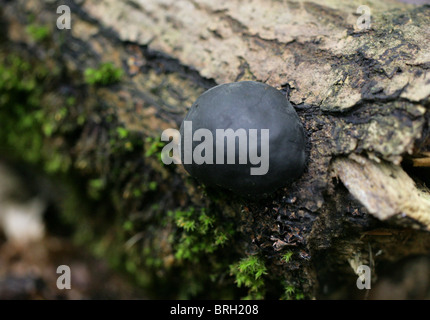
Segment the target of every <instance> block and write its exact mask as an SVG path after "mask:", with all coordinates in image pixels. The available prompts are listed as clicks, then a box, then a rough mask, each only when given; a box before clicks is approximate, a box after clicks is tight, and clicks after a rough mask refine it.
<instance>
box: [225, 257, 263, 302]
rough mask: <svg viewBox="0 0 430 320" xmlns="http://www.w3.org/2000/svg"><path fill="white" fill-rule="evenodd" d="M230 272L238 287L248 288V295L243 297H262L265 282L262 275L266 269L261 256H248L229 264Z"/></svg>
mask: <svg viewBox="0 0 430 320" xmlns="http://www.w3.org/2000/svg"><path fill="white" fill-rule="evenodd" d="M230 274H231V275H233V276H234V277H235V279H236V280H235V282H236V284H237V286H238V287H242V286H243V287H246V288H248V295H247V296H246V297H244V299H263V298H264V295H265V283H264V278H263V275H265V274H267V269H266V266H265V264H264V261H263V259H262V258H260V257H258V256H249V257H247V258H243V259H241V260H240V261H239V262H237V263H235V264H232V265H231V266H230Z"/></svg>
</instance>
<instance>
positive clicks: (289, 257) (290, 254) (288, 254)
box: [282, 251, 293, 263]
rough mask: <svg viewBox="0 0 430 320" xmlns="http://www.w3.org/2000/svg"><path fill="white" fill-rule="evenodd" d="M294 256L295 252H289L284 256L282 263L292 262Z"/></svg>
mask: <svg viewBox="0 0 430 320" xmlns="http://www.w3.org/2000/svg"><path fill="white" fill-rule="evenodd" d="M292 256H293V252H292V251H287V252H286V253H284V254H283V255H282V261H284V262H285V263H288V262H290V259H291V257H292Z"/></svg>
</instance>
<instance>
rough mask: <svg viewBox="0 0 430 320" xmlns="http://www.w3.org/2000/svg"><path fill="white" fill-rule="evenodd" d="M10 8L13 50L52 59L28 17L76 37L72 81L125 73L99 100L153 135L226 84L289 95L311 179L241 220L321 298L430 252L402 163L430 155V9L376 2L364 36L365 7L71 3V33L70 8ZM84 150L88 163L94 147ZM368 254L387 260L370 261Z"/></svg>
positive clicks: (419, 202)
mask: <svg viewBox="0 0 430 320" xmlns="http://www.w3.org/2000/svg"><path fill="white" fill-rule="evenodd" d="M1 3H2V11H3V19H6V20H7V23H8V28H7V38H8V39H9V41H10V42H11V43H24V44H26V45H27V46H28V47H29V48H31V50H33V51H34V52H35V54H37V55H38V56H39V57H43V58H45V59H47V60H49V55H47V52H48V50H47V49H46V48H44V47H41V46H39V45H37V44H35V43H34V42H33V41H32V40H31V39H30V38H29V37H28V35H27V34H26V32H25V30H24V28H25V22H26V21H27V15H28V13H32V14H34V16H35V17H36V20H37V21H38V22H39V23H43V24H47V25H49V26H50V27H52V31H53V33H54V35H53V37H54V42H55V41H56V40H58V41H59V39H60V37H62V38H63V40H62V42H61V44H60V45H59V50H60V51H61V57H62V58H63V62H64V63H65V68H66V70H67V72H68V74H82V73H83V72H84V70H85V69H86V68H88V67H93V66H96V65H97V64H98V63H100V61H112V62H114V63H115V65H116V66H118V67H120V68H123V69H124V70H125V71H126V73H127V74H126V76H125V79H124V80H123V81H122V82H121V83H120V84H119V85H116V86H113V87H107V88H94V89H93V91H92V92H91V98H88V99H97V100H98V101H100V103H102V104H103V105H106V106H108V107H110V108H111V109H112V110H114V112H115V115H116V116H117V117H118V119H119V121H120V122H121V123H123V124H124V126H125V127H126V128H127V129H129V130H131V131H135V132H139V133H142V134H143V135H145V136H152V137H158V136H159V135H160V134H161V132H162V130H164V129H166V128H169V127H173V128H177V127H178V125H179V124H180V121H181V120H182V118H183V116H184V115H185V113H186V111H187V108H188V107H190V106H191V104H192V102H193V101H194V100H195V99H196V98H197V97H198V95H199V94H201V93H202V92H203V91H204V90H205V89H207V88H209V87H211V86H213V85H216V84H221V83H225V82H232V81H241V80H256V81H262V82H266V83H268V84H270V85H272V86H274V87H276V88H278V89H280V90H282V91H283V92H284V93H285V94H286V97H287V98H289V99H290V101H291V102H292V103H293V105H294V107H295V108H296V110H297V112H298V114H299V116H300V118H301V120H302V122H303V125H304V127H305V130H306V133H307V138H308V153H309V160H308V166H307V169H306V172H305V173H304V175H303V176H302V177H301V178H300V179H299V180H298V181H296V182H295V183H294V184H293V185H291V186H288V187H287V188H285V189H283V190H280V191H279V192H278V193H276V194H275V195H273V196H272V197H270V198H268V199H266V200H263V201H262V202H258V203H253V202H249V203H244V204H243V207H242V209H243V210H242V212H241V213H239V212H237V215H236V219H237V222H238V223H239V224H240V228H239V229H241V230H242V231H243V234H244V239H245V241H246V242H247V244H248V245H247V246H248V249H249V251H250V252H255V251H258V252H262V253H263V254H264V255H265V256H267V257H272V258H271V259H272V261H275V262H273V265H277V266H272V267H271V268H273V270H275V271H274V272H275V273H277V274H283V275H284V276H285V277H286V278H288V277H290V275H289V274H290V272H291V270H290V269H293V270H299V273H294V276H295V277H301V278H302V279H305V281H304V284H303V283H302V284H301V286H302V289H303V291H304V292H306V294H308V295H309V296H315V295H318V294H319V293H320V292H321V291H320V288H322V287H323V285H324V280H321V279H322V278H324V276H327V275H329V274H333V273H342V272H343V273H344V274H347V273H348V272H349V273H350V274H354V272H355V270H352V269H351V268H350V266H356V265H358V264H357V263H358V262H360V263H361V262H363V263H365V262H367V263H369V261H370V260H371V259H380V260H389V261H395V260H397V259H400V258H402V257H405V256H408V255H409V254H412V253H413V254H428V252H429V240H430V234H429V233H428V232H427V231H428V230H429V229H430V200H429V199H430V195H429V193H428V191H427V189H426V188H425V187H423V186H417V185H416V183H415V182H414V181H413V180H412V178H411V177H410V176H409V175H408V172H407V171H405V169H403V168H402V166H401V165H402V161H403V160H404V158H405V156H410V155H413V154H419V153H422V152H428V151H430V150H429V149H430V146H429V144H428V136H429V130H428V121H429V118H428V107H429V105H430V103H429V97H430V77H429V71H428V69H429V66H430V42H429V41H428V40H429V39H430V27H429V26H430V7H429V6H420V7H419V6H413V5H407V4H404V3H400V2H397V1H394V0H385V1H367V5H368V6H369V8H370V9H371V19H372V20H371V28H370V29H369V30H360V29H358V27H357V23H356V22H357V19H358V17H359V16H360V14H357V13H356V11H357V8H358V7H359V6H360V5H361V2H360V1H348V2H345V1H336V0H330V1H320V0H313V1H275V0H272V1H266V0H250V1H231V0H230V1H227V0H226V1H206V0H182V1H178V0H163V1H158V0H130V1H115V0H105V1H95V0H82V1H68V2H66V3H67V4H69V5H70V6H71V9H72V13H73V15H72V29H71V30H56V29H55V21H56V18H57V15H56V11H55V8H56V5H58V4H57V3H53V2H52V1H42V0H31V1H23V0H18V1H14V2H8V1H1ZM53 63H54V64H55V63H59V62H58V61H54V62H53ZM73 152H76V153H77V157H78V159H79V157H80V156H82V158H85V157H84V155H85V154H86V153H85V152H86V150H85V148H84V147H82V148H80V147H79V146H78V148H76V149H75V150H73ZM82 161H84V160H82ZM415 163H417V162H416V161H415ZM82 166H83V167H82V168H85V166H86V165H85V161H84V162H83V164H82ZM149 166H152V167H153V168H156V169H155V170H157V172H161V175H162V176H163V177H165V178H166V179H170V180H168V181H171V177H172V175H173V176H175V177H181V179H182V177H184V174H183V171H182V169H181V168H179V167H178V168H175V170H174V171H173V172H172V171H169V170H167V169H165V168H159V167H156V164H155V163H150V164H149ZM424 182H425V181H424ZM427 182H428V181H427ZM187 186H188V187H187V188H189V189H186V190H187V192H188V193H189V194H190V195H189V196H188V197H189V199H190V200H189V201H192V202H199V201H201V200H196V199H198V198H200V196H201V194H199V192H200V191H199V190H197V189H195V186H196V185H195V184H192V185H188V184H187ZM182 187H183V188H185V187H184V186H183V185H182ZM345 187H346V189H345ZM232 199H234V196H232ZM124 201H126V200H124ZM173 201H176V200H173ZM207 201H209V202H210V199H209V200H207ZM232 203H235V204H237V203H238V202H237V201H236V200H232ZM226 207H227V204H226ZM236 208H237V207H236V206H235V205H234V204H233V205H231V208H230V209H226V211H228V210H233V211H234V210H236V211H237V209H236ZM244 208H245V209H244ZM396 217H398V219H396ZM411 227H413V228H415V229H410V228H411ZM372 230H376V231H372ZM378 230H383V232H382V234H381V233H380V232H378ZM372 232H373V233H372ZM394 243H395V244H394ZM369 246H371V247H372V248H373V249H372V250H373V251H375V252H376V251H381V252H383V253H382V254H380V255H378V256H377V257H373V258H370V254H369ZM283 248H289V249H290V248H292V249H293V250H295V252H296V253H297V256H298V257H299V258H297V261H296V262H295V263H296V264H295V265H294V268H293V267H291V266H290V267H285V268H282V266H281V267H279V263H277V262H276V261H279V259H280V255H281V253H282V252H283V251H282V250H281V249H283ZM273 257H275V258H273ZM276 259H278V260H276ZM357 261H358V262H357Z"/></svg>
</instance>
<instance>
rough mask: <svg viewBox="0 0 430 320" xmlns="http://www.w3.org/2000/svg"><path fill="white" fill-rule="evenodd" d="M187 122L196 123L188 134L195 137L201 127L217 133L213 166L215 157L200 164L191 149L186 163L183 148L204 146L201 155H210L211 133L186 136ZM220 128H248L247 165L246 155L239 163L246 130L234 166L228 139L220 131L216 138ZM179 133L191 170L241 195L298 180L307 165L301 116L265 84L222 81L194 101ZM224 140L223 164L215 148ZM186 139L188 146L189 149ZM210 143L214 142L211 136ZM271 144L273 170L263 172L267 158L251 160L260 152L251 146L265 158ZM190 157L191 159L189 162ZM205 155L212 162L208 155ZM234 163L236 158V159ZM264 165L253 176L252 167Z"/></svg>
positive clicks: (204, 180)
mask: <svg viewBox="0 0 430 320" xmlns="http://www.w3.org/2000/svg"><path fill="white" fill-rule="evenodd" d="M185 121H189V122H187V126H188V128H190V124H191V126H192V130H190V129H188V130H187V132H188V133H190V132H192V133H193V135H194V133H195V132H196V130H198V129H202V128H203V129H208V130H209V131H210V132H211V134H212V137H213V143H212V145H213V147H212V153H213V155H212V162H213V163H212V164H211V163H210V162H211V161H206V162H209V163H202V164H197V163H196V162H195V159H194V158H193V157H191V153H190V152H188V155H189V156H188V161H186V162H188V163H186V162H184V159H185V158H184V157H185V154H184V151H190V147H191V146H192V149H191V150H192V151H194V150H195V148H196V147H197V146H199V145H200V147H199V148H198V152H197V151H196V152H197V154H200V155H201V157H202V158H204V157H205V156H208V155H210V152H208V150H209V148H206V149H205V148H202V146H203V145H202V143H203V142H204V141H205V140H206V135H203V136H204V138H202V137H200V138H199V137H197V136H194V140H191V138H190V135H186V133H187V132H185V130H184V128H185V126H184V123H185ZM217 129H223V130H227V129H232V131H230V133H232V132H234V133H238V132H239V131H237V130H238V129H244V131H245V133H246V137H247V142H246V143H245V145H246V148H247V150H246V151H247V154H246V158H247V159H246V160H247V161H246V163H244V162H245V159H244V157H242V163H239V154H240V152H239V151H240V142H242V145H243V142H244V141H245V139H244V138H243V133H244V131H243V130H242V131H241V133H242V140H240V138H236V139H235V142H234V146H235V148H234V150H235V154H234V158H233V159H234V164H232V163H227V155H228V148H227V145H228V143H227V139H220V137H222V136H221V135H220V134H218V139H217V131H216V130H217ZM250 129H254V133H255V132H257V133H258V134H257V135H256V136H255V134H254V135H252V134H251V130H250ZM255 129H256V130H255ZM262 129H269V136H268V140H265V139H263V138H264V137H263V131H262ZM180 132H181V160H182V163H183V165H184V167H185V169H186V170H187V171H188V173H189V174H190V175H191V176H193V177H195V178H196V179H197V180H199V181H200V182H202V183H204V184H206V185H212V186H214V185H215V186H220V187H223V188H226V189H229V190H231V191H233V192H236V193H238V194H241V195H259V194H264V193H271V192H273V191H275V190H276V189H278V188H279V187H282V186H285V185H287V184H288V183H290V182H291V181H293V180H294V179H296V178H298V177H299V176H300V175H301V174H302V172H303V170H304V167H305V160H306V156H305V144H306V142H305V135H304V131H303V127H302V124H301V122H300V119H299V117H298V115H297V113H296V111H295V110H294V108H293V107H292V106H291V104H290V102H289V101H288V100H287V99H286V97H285V96H284V95H282V93H280V92H279V91H278V90H276V89H275V88H273V87H271V86H269V85H266V84H264V83H260V82H254V81H242V82H235V83H227V84H222V85H218V86H216V87H214V88H211V89H209V90H208V91H206V92H204V93H203V94H202V95H201V96H200V97H199V98H198V99H197V100H196V101H195V102H194V104H193V105H192V107H191V108H190V110H189V112H188V114H187V116H186V117H185V119H184V121H183V122H182V125H181V129H180ZM205 132H206V133H207V132H208V131H207V130H206V131H205ZM224 132H226V131H224ZM227 132H228V131H227ZM233 137H234V136H233ZM255 137H256V138H257V139H255ZM253 138H254V139H253ZM184 139H187V140H186V141H185V140H184ZM221 140H224V159H223V160H224V163H223V164H222V163H221V159H222V154H221V155H219V156H218V158H217V152H219V151H220V150H222V148H221V147H219V149H218V150H217V148H216V145H217V142H221ZM191 141H192V142H191ZM267 141H268V143H267ZM187 142H188V147H186V143H187ZM206 142H207V143H209V142H210V139H209V141H206ZM208 145H209V144H206V145H205V146H208ZM267 145H268V146H269V148H268V149H269V151H268V153H267V154H268V159H267V163H266V165H267V164H268V171H267V173H265V174H262V173H264V171H265V170H264V165H265V164H264V163H263V162H264V161H263V160H262V159H260V160H261V161H260V163H258V162H257V161H256V160H255V159H256V158H255V157H254V158H253V159H254V161H253V163H252V162H251V161H250V160H251V159H250V154H251V152H252V154H256V153H255V148H253V150H251V149H250V148H251V147H252V146H256V147H257V154H256V155H258V156H262V155H263V151H264V150H263V149H264V147H267ZM219 146H221V144H219ZM262 147H263V148H262ZM203 149H205V150H203ZM243 150H244V149H242V152H243ZM230 151H231V150H230ZM206 152H208V153H206ZM242 155H244V153H242ZM190 157H191V163H189V162H190ZM202 158H201V159H202ZM205 159H206V160H208V158H207V157H206V158H205ZM217 160H218V161H217ZM197 162H199V161H197ZM200 162H201V160H200ZM230 162H232V158H231V159H230ZM259 167H261V168H260V169H258V170H256V169H254V173H256V172H257V173H258V174H254V175H252V174H251V168H259ZM258 171H260V172H258Z"/></svg>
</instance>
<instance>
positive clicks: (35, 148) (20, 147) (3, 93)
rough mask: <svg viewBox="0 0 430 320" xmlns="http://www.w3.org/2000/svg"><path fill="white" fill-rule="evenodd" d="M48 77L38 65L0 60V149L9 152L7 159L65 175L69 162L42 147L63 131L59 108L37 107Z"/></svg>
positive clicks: (11, 58)
mask: <svg viewBox="0 0 430 320" xmlns="http://www.w3.org/2000/svg"><path fill="white" fill-rule="evenodd" d="M48 74H49V71H48V70H47V68H46V67H44V66H43V65H41V64H38V65H35V66H31V65H30V63H29V62H28V61H24V60H22V59H21V58H20V57H19V56H14V55H7V57H4V56H3V55H2V56H0V102H1V103H0V128H1V130H0V146H3V148H8V149H9V150H10V152H9V156H19V158H21V159H23V160H24V161H27V162H30V163H32V164H40V165H43V166H44V167H45V170H46V171H48V172H50V173H53V172H59V171H61V172H65V171H67V170H68V168H69V166H70V164H71V160H70V158H69V157H68V156H66V155H64V154H63V153H61V152H60V151H59V150H58V148H56V147H54V146H53V145H52V144H46V143H45V141H46V139H49V138H50V137H51V136H52V135H53V134H54V133H56V132H64V130H65V129H64V127H63V126H62V125H63V122H62V121H63V118H64V117H63V116H64V113H65V111H64V110H63V108H62V107H58V106H57V105H49V104H48V105H46V106H45V108H42V106H41V105H42V102H41V101H42V97H43V90H42V85H43V84H44V83H47V82H49V81H50V77H48ZM54 76H55V75H54ZM36 84H39V85H37V86H36Z"/></svg>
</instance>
